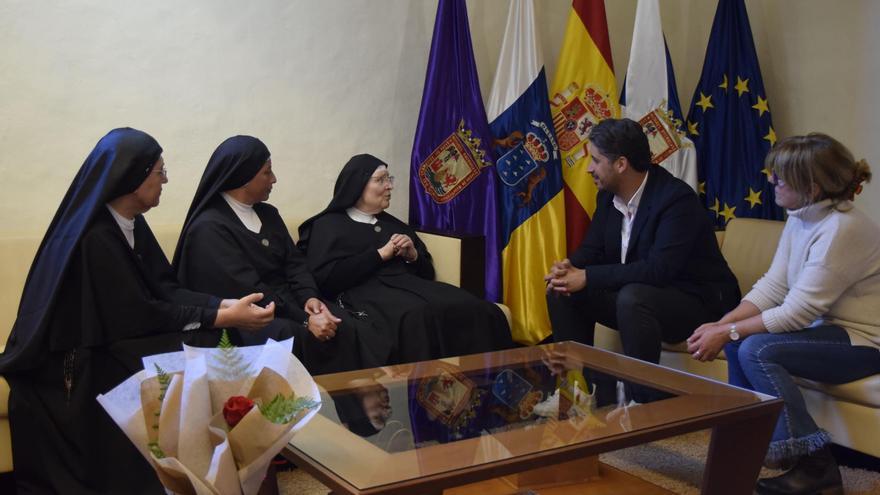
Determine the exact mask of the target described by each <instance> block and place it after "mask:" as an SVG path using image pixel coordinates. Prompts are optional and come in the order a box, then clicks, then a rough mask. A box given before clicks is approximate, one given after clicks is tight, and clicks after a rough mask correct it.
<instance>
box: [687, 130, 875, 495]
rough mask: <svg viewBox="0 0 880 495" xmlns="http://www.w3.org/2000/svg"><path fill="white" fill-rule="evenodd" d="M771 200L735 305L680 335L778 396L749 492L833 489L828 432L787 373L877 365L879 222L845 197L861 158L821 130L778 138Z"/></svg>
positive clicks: (867, 369) (735, 377) (740, 380)
mask: <svg viewBox="0 0 880 495" xmlns="http://www.w3.org/2000/svg"><path fill="white" fill-rule="evenodd" d="M765 164H766V166H767V167H768V168H769V169H771V170H772V171H773V174H772V177H771V179H770V180H771V182H772V183H773V184H774V185H775V190H774V192H775V198H776V204H778V205H779V206H781V207H783V208H786V209H787V210H788V220H787V221H786V223H785V229H784V230H783V233H782V237H781V239H780V241H779V247H778V248H777V250H776V255H775V256H774V258H773V263H772V264H771V265H770V269H769V270H768V271H767V273H766V274H765V275H764V276H763V277H762V278H761V279H760V280H758V282H757V283H756V284H755V286H754V287H753V288H752V290H751V292H749V293H748V294H746V296H745V297H744V298H743V300H742V302H740V304H739V306H737V307H736V308H735V309H734V310H733V311H731V312H730V313H728V314H727V315H725V316H724V318H722V319H721V320H719V321H717V322H714V323H707V324H705V325H702V326H701V327H699V328H698V329H697V330H696V331H695V332H694V334H693V335H692V336H691V337H690V338H689V339H688V351H689V352H691V354H692V355H693V357H694V359H698V360H701V361H711V360H713V359H715V357H716V356H717V355H718V353H719V352H720V351H721V349H722V348H724V351H725V355H726V356H727V363H728V379H729V381H730V383H731V384H733V385H737V386H740V387H743V388H748V389H751V390H755V391H758V392H763V393H765V394H769V395H773V396H777V397H779V398H781V399H783V401H784V402H785V407H784V408H783V410H782V413H781V414H780V417H779V421H778V423H777V424H776V429H775V430H774V432H773V439H772V441H771V443H770V448H769V450H768V452H767V459H766V460H767V463H768V464H785V463H789V461H792V462H793V463H794V467H793V468H792V469H791V470H789V471H788V472H786V473H784V474H783V475H781V476H777V477H775V478H764V479H761V480H758V485H757V491H758V493H815V492H820V491H821V492H823V493H825V492H826V491H831V492H833V491H834V490H839V489H840V486H841V481H840V471H839V470H838V468H837V464H836V462H835V461H834V457H833V456H832V455H831V453H830V450H829V448H828V444H829V443H830V442H831V438H830V436H829V434H828V432H826V431H824V430H822V429H820V428H819V427H818V426H817V425H816V423H815V422H814V421H813V418H812V417H810V414H809V412H807V409H806V405H805V404H804V399H803V397H802V396H801V393H800V391H799V390H798V388H797V386H796V385H795V384H794V381H793V380H792V375H794V376H799V377H803V378H807V379H810V380H815V381H819V382H825V383H846V382H850V381H853V380H857V379H860V378H863V377H866V376H870V375H873V374H876V373H880V227H878V226H877V224H876V223H874V222H873V221H872V220H871V219H870V218H868V217H867V216H866V215H865V214H864V213H862V212H861V211H859V210H857V209H856V208H854V207H853V204H852V199H853V197H854V196H855V194H857V193H858V192H860V191H861V184H862V182H864V181H866V180H870V178H871V171H870V168H869V167H868V164H867V163H866V162H865V161H864V160H859V161H856V160H854V159H853V156H852V153H850V151H849V150H848V149H846V147H845V146H843V145H842V144H840V143H839V142H838V141H837V140H835V139H834V138H832V137H830V136H827V135H824V134H818V133H816V134H809V135H807V136H793V137H790V138H787V139H784V140H782V141H780V142H779V143H778V144H777V145H776V146H775V147H774V148H773V149H771V150H770V153H769V154H768V155H767V159H766V161H765Z"/></svg>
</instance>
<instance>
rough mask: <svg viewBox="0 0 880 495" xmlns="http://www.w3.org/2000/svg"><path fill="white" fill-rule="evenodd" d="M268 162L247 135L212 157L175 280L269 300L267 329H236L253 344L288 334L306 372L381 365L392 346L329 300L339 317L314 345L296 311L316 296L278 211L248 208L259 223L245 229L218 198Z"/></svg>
mask: <svg viewBox="0 0 880 495" xmlns="http://www.w3.org/2000/svg"><path fill="white" fill-rule="evenodd" d="M268 159H269V150H268V149H267V148H266V147H265V145H264V144H263V143H262V142H260V140H258V139H257V138H253V137H250V136H235V137H232V138H229V139H227V140H226V141H224V142H223V143H222V144H221V145H220V146H219V147H218V148H217V150H216V151H215V152H214V154H213V155H212V156H211V159H210V161H209V162H208V165H207V167H206V169H205V172H204V174H203V176H202V180H201V182H200V184H199V187H198V190H197V191H196V195H195V197H194V199H193V203H192V206H191V207H190V210H189V213H188V215H187V219H186V222H185V224H184V229H183V232H182V233H181V237H180V241H179V242H178V247H177V252H176V254H175V262H174V264H175V266H176V268H177V275H178V277H179V278H180V281H181V283H183V284H184V285H185V286H187V287H189V288H191V289H193V290H200V291H202V290H203V291H211V292H215V293H222V294H224V295H228V296H229V297H242V296H245V295H247V294H250V293H252V292H262V293H263V295H264V299H263V301H262V302H261V303H260V304H269V303H270V302H274V303H275V315H276V319H275V321H274V322H273V323H272V324H271V325H270V326H269V327H268V329H267V330H264V331H261V332H260V333H259V334H256V335H255V334H252V333H249V332H240V333H239V334H240V337H241V338H242V339H243V340H244V341H245V342H247V343H259V342H253V341H252V340H253V339H255V338H256V339H262V340H263V341H265V339H266V338H267V337H271V338H274V339H276V340H278V339H282V338H287V337H291V336H293V337H294V354H295V355H296V356H297V357H298V358H299V359H300V360H301V361H302V362H303V364H304V365H305V366H306V368H307V369H308V370H309V372H310V373H312V374H323V373H333V372H338V371H347V370H352V369H360V368H365V367H375V366H382V365H384V364H387V362H388V359H389V354H390V352H391V347H392V343H391V341H389V340H388V339H386V338H385V337H384V336H383V335H382V334H381V333H379V332H378V331H377V330H376V329H375V328H374V327H373V325H372V324H371V323H370V322H369V321H367V320H366V319H364V318H357V317H356V316H355V315H352V314H349V313H348V312H346V311H344V310H343V309H342V308H339V307H337V306H336V305H334V304H333V303H331V302H329V301H323V302H324V304H325V305H327V307H328V309H329V310H330V312H331V313H332V314H333V315H335V316H337V317H339V318H341V319H342V322H341V323H339V324H337V329H336V335H335V337H333V338H332V339H329V340H327V341H321V340H318V339H317V338H316V337H315V336H314V335H313V334H312V333H311V332H310V331H309V330H308V329H307V328H306V324H305V322H306V321H307V320H308V314H307V313H306V312H305V311H304V309H303V306H304V304H305V302H306V300H308V299H309V298H312V297H315V298H320V293H319V292H318V289H317V287H316V285H315V282H314V279H313V278H312V275H311V273H309V271H308V268H307V266H306V259H305V256H304V255H303V254H302V252H301V251H300V250H299V249H298V248H297V247H296V245H295V244H294V243H293V240H292V239H291V237H290V233H289V232H288V230H287V226H286V225H285V224H284V221H283V220H282V219H281V215H279V213H278V210H277V209H276V208H275V207H273V206H271V205H269V204H267V203H256V204H254V205H253V208H254V212H255V213H256V214H257V216H258V217H259V218H260V221H261V223H262V226H261V227H260V231H259V232H252V231H251V230H249V229H248V228H247V227H245V225H244V224H243V223H242V222H241V220H240V219H239V218H238V217H237V216H236V214H235V212H234V211H233V210H232V208H231V207H230V206H229V204H227V203H226V201H225V200H224V199H223V197H222V196H221V194H220V193H221V191H226V190H230V189H235V188H237V187H240V186H242V185H244V184H245V183H247V182H248V181H250V180H251V179H252V178H253V177H254V176H255V175H256V174H257V172H258V171H259V170H260V168H261V167H262V166H263V164H265V162H266V160H268Z"/></svg>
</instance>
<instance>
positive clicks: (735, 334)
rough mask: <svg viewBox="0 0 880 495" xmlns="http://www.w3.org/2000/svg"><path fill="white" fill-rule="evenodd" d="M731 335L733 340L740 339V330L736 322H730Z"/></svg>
mask: <svg viewBox="0 0 880 495" xmlns="http://www.w3.org/2000/svg"><path fill="white" fill-rule="evenodd" d="M729 335H730V340H731V341H733V342H736V341H737V340H739V332H737V331H736V323H731V324H730V330H729Z"/></svg>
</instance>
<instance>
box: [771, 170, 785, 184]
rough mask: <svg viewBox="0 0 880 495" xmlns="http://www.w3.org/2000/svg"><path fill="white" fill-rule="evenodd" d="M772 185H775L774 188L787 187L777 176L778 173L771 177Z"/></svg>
mask: <svg viewBox="0 0 880 495" xmlns="http://www.w3.org/2000/svg"><path fill="white" fill-rule="evenodd" d="M770 183H771V184H773V185H774V186H779V187H784V186H785V181H784V180H782V179H780V178H779V176H778V175H776V172H773V174H771V175H770Z"/></svg>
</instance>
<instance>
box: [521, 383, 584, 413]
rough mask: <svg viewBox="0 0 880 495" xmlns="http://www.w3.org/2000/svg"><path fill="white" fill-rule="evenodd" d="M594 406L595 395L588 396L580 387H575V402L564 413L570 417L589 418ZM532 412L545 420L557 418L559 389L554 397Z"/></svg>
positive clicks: (536, 405) (540, 403)
mask: <svg viewBox="0 0 880 495" xmlns="http://www.w3.org/2000/svg"><path fill="white" fill-rule="evenodd" d="M592 405H593V395H592V394H586V393H584V391H583V390H581V389H580V388H579V387H574V401H573V403H572V404H571V406H570V407H569V409H568V411H564V412H565V413H566V414H568V415H570V416H587V415H588V414H590V411H591V409H592ZM532 412H533V413H534V414H536V415H538V416H541V417H544V418H550V417H556V416H557V415H558V414H559V413H560V411H559V389H558V388H557V389H556V390H555V391H554V392H553V395H551V396H550V397H548V398H547V399H546V400H545V401H543V402H539V403H538V404H535V408H534V409H533V410H532Z"/></svg>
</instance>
